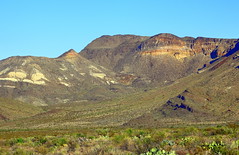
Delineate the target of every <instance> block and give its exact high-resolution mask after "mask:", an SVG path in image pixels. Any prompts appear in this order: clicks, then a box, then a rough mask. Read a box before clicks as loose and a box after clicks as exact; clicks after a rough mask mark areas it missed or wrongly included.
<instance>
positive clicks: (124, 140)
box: [0, 124, 239, 155]
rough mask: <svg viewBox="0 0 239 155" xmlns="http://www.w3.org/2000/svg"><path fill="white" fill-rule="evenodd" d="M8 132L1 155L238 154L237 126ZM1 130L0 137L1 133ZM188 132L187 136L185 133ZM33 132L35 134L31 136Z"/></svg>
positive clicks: (1, 142)
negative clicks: (9, 133)
mask: <svg viewBox="0 0 239 155" xmlns="http://www.w3.org/2000/svg"><path fill="white" fill-rule="evenodd" d="M45 131H47V130H28V131H24V132H25V133H29V135H31V136H27V135H28V134H23V135H21V133H22V131H20V130H15V131H11V132H12V133H13V134H11V135H8V137H4V138H3V137H2V136H1V139H0V148H1V149H0V154H26V155H30V154H59V153H60V154H67V153H68V154H141V155H174V154H180V155H181V154H232V155H234V154H235V155H236V154H238V153H239V137H238V135H239V127H238V126H237V125H232V124H230V125H224V126H217V127H187V128H159V129H133V128H130V129H124V128H122V129H119V128H98V129H95V128H91V129H68V130H48V133H47V134H46V133H45ZM4 132H9V131H1V132H0V135H2V134H4ZM185 132H187V133H185ZM32 133H35V134H36V135H35V136H34V135H33V134H32Z"/></svg>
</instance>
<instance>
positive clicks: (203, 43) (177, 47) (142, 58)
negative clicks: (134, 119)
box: [80, 33, 237, 86]
mask: <svg viewBox="0 0 239 155" xmlns="http://www.w3.org/2000/svg"><path fill="white" fill-rule="evenodd" d="M129 38H130V39H129ZM109 40H110V41H109ZM236 43H237V39H216V38H202V37H198V38H196V39H195V38H191V37H184V38H179V37H177V36H175V35H172V34H167V33H162V34H159V35H155V36H152V37H140V36H128V35H125V36H124V35H121V36H118V35H116V36H102V37H100V38H98V39H96V40H94V41H93V42H92V43H90V44H89V45H88V46H87V47H85V49H83V50H82V51H81V52H80V54H81V55H82V56H84V57H86V58H87V59H89V60H91V61H93V62H95V63H97V64H99V65H102V66H104V67H106V68H109V69H113V70H114V71H115V72H118V73H119V72H120V73H125V74H133V75H134V76H136V77H138V78H137V79H136V80H135V82H134V84H135V86H141V85H142V84H143V85H145V84H146V85H148V84H150V83H154V82H157V83H158V82H159V83H168V82H169V83H170V82H171V81H174V80H176V79H178V78H181V77H184V76H187V75H189V74H191V73H193V72H196V71H197V69H199V68H201V67H202V66H203V65H204V64H206V63H208V62H209V61H211V60H213V59H216V58H218V57H220V56H223V55H225V54H226V53H227V52H228V51H230V50H231V49H233V48H234V47H235V44H236ZM97 45H102V46H97Z"/></svg>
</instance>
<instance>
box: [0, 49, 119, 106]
mask: <svg viewBox="0 0 239 155" xmlns="http://www.w3.org/2000/svg"><path fill="white" fill-rule="evenodd" d="M116 83H117V79H116V78H115V74H114V73H113V72H112V71H109V70H108V69H105V68H104V67H101V66H99V65H96V64H94V63H92V62H90V61H89V60H87V59H85V58H83V57H82V56H80V55H79V54H78V53H76V52H75V51H74V50H69V51H68V52H66V53H64V54H63V55H61V56H60V57H58V58H56V59H50V58H44V57H11V58H8V59H5V60H2V61H0V96H2V97H8V98H14V99H17V100H20V101H23V102H27V103H33V104H35V105H39V106H44V105H48V104H55V103H68V102H72V101H79V102H80V101H81V100H98V99H105V98H110V97H112V96H115V95H116V96H117V93H121V92H122V91H120V89H118V91H117V92H112V88H114V86H112V85H113V84H116Z"/></svg>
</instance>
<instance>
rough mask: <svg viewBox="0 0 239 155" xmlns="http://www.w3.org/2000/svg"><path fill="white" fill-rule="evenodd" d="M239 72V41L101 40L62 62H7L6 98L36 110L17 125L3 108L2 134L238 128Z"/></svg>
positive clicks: (2, 91) (1, 79)
mask: <svg viewBox="0 0 239 155" xmlns="http://www.w3.org/2000/svg"><path fill="white" fill-rule="evenodd" d="M238 68H239V40H238V39H217V38H203V37H198V38H192V37H183V38H180V37H177V36H175V35H172V34H165V33H163V34H158V35H155V36H152V37H146V36H135V35H115V36H102V37H100V38H97V39H96V40H94V41H92V42H91V43H90V44H89V45H87V46H86V47H85V48H84V49H83V50H82V51H81V52H79V53H77V52H76V51H74V50H73V49H71V50H69V51H67V52H66V53H64V54H62V55H61V56H59V57H58V58H46V57H33V56H28V57H10V58H8V59H5V60H1V61H0V97H1V98H2V99H3V101H4V100H5V99H8V100H10V101H14V103H18V102H19V103H21V105H23V108H24V107H25V106H26V107H27V109H29V107H30V106H33V107H35V108H36V110H35V111H34V112H33V113H29V111H28V110H26V113H25V112H24V114H22V117H24V118H26V120H27V119H28V121H24V122H21V123H19V122H18V123H15V122H14V121H13V122H12V124H11V123H9V122H8V118H11V120H16V121H21V120H17V119H18V118H17V117H16V115H14V116H13V117H11V116H9V113H4V112H1V111H5V110H3V108H0V110H1V111H0V112H1V113H0V118H1V120H2V122H5V123H6V122H7V123H6V124H4V123H3V124H2V126H3V127H4V126H5V127H6V126H8V127H22V126H26V125H27V126H29V127H46V126H47V127H48V126H50V127H54V126H55V127H56V126H120V125H125V126H161V125H162V124H163V125H168V124H171V125H172V124H180V123H181V124H185V123H186V124H187V123H209V124H210V123H212V122H214V123H215V122H218V123H223V122H228V121H238V118H239V85H238V82H237V79H238V77H239V76H238V74H239V69H238ZM10 101H8V102H7V103H9V104H10V103H11V102H10ZM22 117H21V118H22ZM19 118H20V117H19Z"/></svg>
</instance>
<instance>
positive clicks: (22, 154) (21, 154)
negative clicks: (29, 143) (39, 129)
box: [13, 148, 33, 155]
mask: <svg viewBox="0 0 239 155" xmlns="http://www.w3.org/2000/svg"><path fill="white" fill-rule="evenodd" d="M13 155H33V152H30V151H26V150H23V149H20V148H17V149H16V150H15V151H14V152H13Z"/></svg>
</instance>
